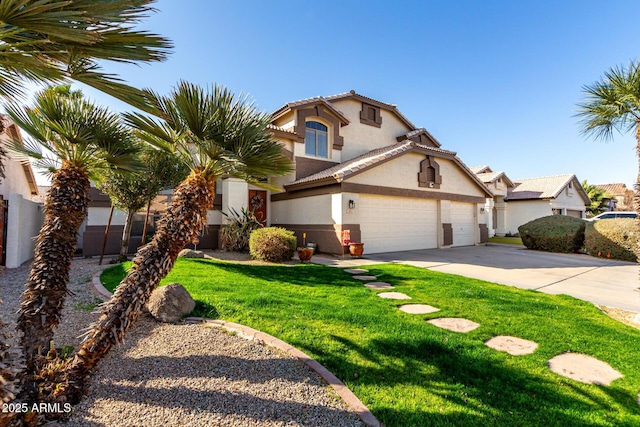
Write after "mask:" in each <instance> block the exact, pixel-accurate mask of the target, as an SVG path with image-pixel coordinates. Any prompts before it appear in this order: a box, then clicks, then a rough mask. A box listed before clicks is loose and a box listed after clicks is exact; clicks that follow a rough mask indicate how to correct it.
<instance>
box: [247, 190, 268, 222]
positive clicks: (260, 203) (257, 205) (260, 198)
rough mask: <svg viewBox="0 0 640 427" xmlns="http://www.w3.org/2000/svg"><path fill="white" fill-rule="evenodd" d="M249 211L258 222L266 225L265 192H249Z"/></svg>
mask: <svg viewBox="0 0 640 427" xmlns="http://www.w3.org/2000/svg"><path fill="white" fill-rule="evenodd" d="M249 210H250V211H253V214H254V215H255V216H256V218H257V219H258V221H260V222H261V223H262V224H263V225H266V224H267V192H266V191H264V190H249Z"/></svg>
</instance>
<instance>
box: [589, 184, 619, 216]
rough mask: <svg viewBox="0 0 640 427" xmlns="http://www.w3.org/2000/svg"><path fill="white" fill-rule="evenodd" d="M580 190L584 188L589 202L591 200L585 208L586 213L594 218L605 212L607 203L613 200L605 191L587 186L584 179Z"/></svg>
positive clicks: (593, 186) (590, 185)
mask: <svg viewBox="0 0 640 427" xmlns="http://www.w3.org/2000/svg"><path fill="white" fill-rule="evenodd" d="M582 188H584V191H586V192H587V196H589V200H591V204H590V205H589V206H587V213H589V214H590V215H591V216H596V215H598V214H601V213H602V212H604V211H606V210H607V208H608V207H609V202H610V201H611V200H612V199H613V196H612V195H611V194H609V192H608V191H607V190H605V189H604V188H600V187H596V186H595V185H593V184H589V183H588V182H587V180H586V179H585V180H584V181H582Z"/></svg>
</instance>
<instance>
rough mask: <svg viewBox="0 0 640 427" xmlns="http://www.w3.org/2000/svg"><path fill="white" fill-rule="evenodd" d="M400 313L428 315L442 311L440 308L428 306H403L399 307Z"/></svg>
mask: <svg viewBox="0 0 640 427" xmlns="http://www.w3.org/2000/svg"><path fill="white" fill-rule="evenodd" d="M398 308H399V309H400V311H404V312H405V313H409V314H427V313H435V312H436V311H440V309H439V308H435V307H432V306H430V305H427V304H403V305H401V306H399V307H398Z"/></svg>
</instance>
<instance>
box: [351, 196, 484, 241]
mask: <svg viewBox="0 0 640 427" xmlns="http://www.w3.org/2000/svg"><path fill="white" fill-rule="evenodd" d="M358 211H359V213H360V231H361V234H362V241H363V242H364V243H365V252H366V253H379V252H393V251H409V250H415V249H432V248H437V247H438V202H437V201H436V200H428V199H416V198H408V197H389V196H375V195H368V194H361V195H360V198H359V201H358ZM451 213H452V215H451V220H452V228H453V245H454V246H466V245H473V244H474V243H475V233H474V230H475V228H474V224H475V221H474V217H473V213H474V205H473V204H471V203H452V204H451Z"/></svg>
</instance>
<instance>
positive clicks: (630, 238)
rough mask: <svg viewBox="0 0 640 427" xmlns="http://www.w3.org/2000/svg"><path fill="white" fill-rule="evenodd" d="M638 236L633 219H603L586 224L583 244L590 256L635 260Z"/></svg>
mask: <svg viewBox="0 0 640 427" xmlns="http://www.w3.org/2000/svg"><path fill="white" fill-rule="evenodd" d="M639 236H640V233H639V232H638V223H637V221H636V220H635V219H627V218H619V219H603V220H600V221H593V222H589V223H588V224H587V228H586V230H585V239H584V246H585V248H586V250H587V253H588V254H589V255H592V256H597V257H604V258H613V259H620V260H623V261H637V259H638V258H637V255H636V252H635V251H637V249H638V237H639Z"/></svg>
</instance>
